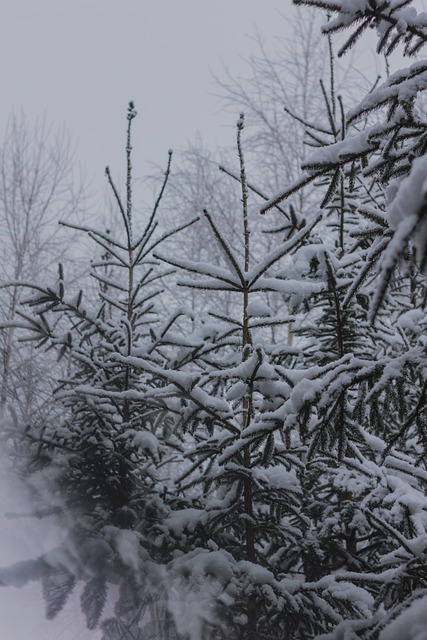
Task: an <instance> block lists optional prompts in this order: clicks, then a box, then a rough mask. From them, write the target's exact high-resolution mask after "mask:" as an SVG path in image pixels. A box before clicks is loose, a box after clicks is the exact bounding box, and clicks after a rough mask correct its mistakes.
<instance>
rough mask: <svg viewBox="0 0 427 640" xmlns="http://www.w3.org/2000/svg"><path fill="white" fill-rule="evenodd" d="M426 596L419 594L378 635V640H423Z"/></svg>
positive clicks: (424, 634) (426, 612) (425, 620)
mask: <svg viewBox="0 0 427 640" xmlns="http://www.w3.org/2000/svg"><path fill="white" fill-rule="evenodd" d="M426 629H427V596H426V595H425V593H423V592H421V593H420V595H419V596H418V598H416V599H415V600H414V601H413V602H412V603H411V604H410V605H409V606H408V607H406V608H405V609H404V610H403V612H402V613H400V615H399V616H398V617H397V618H396V619H395V620H392V622H391V623H390V624H388V625H387V627H386V628H385V629H383V630H382V631H381V633H380V636H379V640H425V639H426Z"/></svg>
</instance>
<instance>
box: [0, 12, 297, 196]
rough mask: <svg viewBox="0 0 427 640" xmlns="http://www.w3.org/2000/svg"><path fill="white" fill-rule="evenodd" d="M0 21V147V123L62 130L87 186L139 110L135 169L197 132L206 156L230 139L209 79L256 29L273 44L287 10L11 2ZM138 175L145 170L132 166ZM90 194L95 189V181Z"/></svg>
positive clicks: (115, 154)
mask: <svg viewBox="0 0 427 640" xmlns="http://www.w3.org/2000/svg"><path fill="white" fill-rule="evenodd" d="M7 4H8V8H7V11H3V15H2V21H1V23H0V69H1V87H2V92H1V93H2V104H1V111H0V139H1V134H2V132H3V130H4V128H5V123H6V120H7V117H8V115H9V113H10V112H11V111H12V110H13V109H15V110H18V111H19V110H20V109H23V110H24V112H25V113H26V114H27V115H28V116H29V118H30V119H31V118H33V117H36V116H40V115H43V114H46V116H47V120H48V121H54V122H55V123H59V124H61V123H64V122H65V123H66V125H67V126H68V127H69V129H70V131H71V133H72V134H73V135H74V136H75V140H76V142H77V143H78V157H79V158H80V159H81V161H82V163H83V164H84V165H85V167H86V174H87V176H88V177H90V178H91V177H92V176H94V175H97V176H103V173H104V168H105V166H106V165H107V164H108V165H110V166H111V168H112V169H115V168H117V166H118V165H119V164H120V160H121V158H122V155H121V154H122V149H123V139H124V135H123V131H124V127H125V112H126V107H127V103H128V101H129V100H134V101H135V104H136V108H137V110H138V112H139V118H138V120H137V121H136V122H135V127H134V131H135V137H134V147H135V152H136V153H137V154H139V156H138V160H139V161H154V162H156V163H161V162H163V161H165V160H166V159H167V150H168V149H169V148H173V149H179V148H183V147H185V145H186V141H187V140H193V139H194V137H195V134H196V132H197V131H199V132H200V133H201V134H202V137H203V139H204V140H206V142H207V143H208V144H209V146H210V147H214V146H215V144H216V143H219V144H225V143H226V142H227V141H228V140H229V139H230V137H229V136H232V135H233V134H232V133H231V131H230V130H229V129H228V127H227V124H234V120H235V118H234V117H233V116H232V115H231V114H224V113H221V112H220V108H221V102H220V100H218V99H217V98H215V97H214V96H212V95H211V94H212V92H214V91H215V84H214V82H213V80H212V72H215V73H221V70H222V64H223V63H224V64H226V65H227V66H228V67H229V68H230V70H232V71H235V72H236V73H238V72H239V69H241V68H242V62H241V57H242V56H247V55H248V54H249V52H250V50H251V42H250V39H249V37H248V35H250V34H253V33H254V31H255V28H257V29H258V30H259V31H260V33H262V34H263V35H265V37H266V40H267V42H268V41H272V40H273V39H274V36H276V35H283V32H284V29H285V26H286V22H285V20H283V19H281V18H279V14H278V9H280V12H281V13H282V14H285V15H287V14H289V15H290V14H292V13H293V11H294V9H293V7H292V4H291V0H281V1H280V0H263V2H260V1H259V0H231V1H230V0H204V2H200V0H181V1H180V2H177V1H176V0H160V1H159V2H148V0H125V1H123V2H118V1H117V0H115V1H114V0H72V1H70V0H38V1H35V0H13V2H12V1H10V2H8V3H7ZM142 167H143V169H142V170H145V169H144V165H142ZM97 184H98V183H97Z"/></svg>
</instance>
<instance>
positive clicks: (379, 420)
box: [264, 0, 427, 640]
mask: <svg viewBox="0 0 427 640" xmlns="http://www.w3.org/2000/svg"><path fill="white" fill-rule="evenodd" d="M297 4H308V5H310V6H313V5H314V6H318V7H321V8H324V9H325V10H328V11H329V12H336V14H338V15H337V17H336V19H334V20H331V21H329V22H328V23H327V25H325V27H324V31H325V32H326V33H328V34H329V33H332V32H334V31H335V30H340V29H345V28H346V27H351V26H355V25H356V26H357V28H356V30H355V31H354V32H353V34H352V36H351V37H350V39H349V40H348V41H347V42H346V44H345V45H344V47H343V48H342V50H341V53H343V52H345V51H346V50H347V49H348V48H349V46H351V45H352V44H354V42H355V40H356V39H357V37H358V36H359V35H360V34H361V33H362V32H363V30H364V29H365V28H366V27H367V26H376V27H377V29H378V31H379V34H380V40H379V50H380V51H382V52H386V53H387V52H389V51H390V50H391V49H393V48H394V47H395V46H397V45H398V44H399V43H400V42H404V44H405V51H404V53H405V54H406V55H413V54H414V53H415V52H416V51H418V50H419V49H420V48H421V47H422V45H423V44H424V42H425V40H426V33H427V31H426V29H427V18H426V16H425V14H421V15H417V14H416V11H415V10H414V9H412V8H410V7H409V6H408V5H409V4H410V3H409V2H381V3H377V2H375V1H369V2H362V3H352V2H345V3H344V2H321V1H319V2H317V1H314V2H311V1H310V0H308V1H307V2H297ZM425 86H426V85H425V63H423V62H418V63H416V64H414V65H412V66H411V67H410V68H409V69H407V70H402V71H399V72H397V73H394V74H392V75H391V76H390V77H389V78H388V80H387V81H386V82H385V83H384V84H383V85H381V86H379V87H377V88H376V89H374V90H373V91H372V92H371V93H370V94H369V95H368V96H367V97H366V99H364V100H362V102H361V103H360V105H359V106H358V107H356V108H354V109H352V110H351V111H350V112H349V113H348V114H347V117H346V119H345V128H346V129H347V128H348V127H349V126H350V125H352V124H355V123H357V121H358V120H361V119H364V118H366V117H367V116H369V114H370V113H371V112H372V111H373V110H375V109H381V108H382V107H385V108H386V109H387V113H386V117H385V119H384V121H381V120H379V121H378V120H376V121H374V122H369V120H368V124H367V126H366V127H365V128H364V129H362V130H361V131H360V132H354V133H353V134H352V135H349V136H348V135H346V136H344V135H343V136H342V137H341V139H339V140H337V141H334V142H333V143H332V144H330V145H328V146H327V147H326V148H319V149H318V150H316V151H315V153H314V154H313V155H312V156H311V157H310V158H309V159H308V160H307V161H306V162H305V163H304V165H303V168H304V169H305V171H306V173H305V174H304V175H303V176H302V178H301V179H300V180H299V181H298V182H297V183H295V184H293V185H291V186H290V187H288V188H287V189H286V190H285V191H283V192H282V193H281V194H279V196H277V197H276V198H273V199H272V200H271V202H270V203H267V205H266V206H265V207H264V211H266V210H267V209H268V208H269V206H271V205H273V204H277V203H278V202H281V201H282V200H283V199H284V198H285V197H287V196H288V195H289V194H291V193H293V192H294V191H295V190H296V189H298V188H300V187H301V186H302V185H304V184H306V183H308V182H312V181H315V180H318V179H319V178H323V177H324V176H328V177H329V179H330V180H331V182H330V185H331V186H330V191H331V193H333V192H334V190H336V187H337V177H338V179H339V178H340V176H346V175H347V176H348V178H349V181H351V179H352V176H355V177H356V178H357V179H358V180H359V181H365V180H366V179H371V178H372V177H375V178H376V180H377V182H378V183H379V184H380V185H382V186H383V188H387V199H386V203H385V204H386V210H387V211H386V215H384V211H383V206H382V205H381V202H380V203H378V201H376V202H372V203H371V205H370V206H366V203H363V202H360V201H359V202H358V203H357V207H356V210H355V213H356V214H357V215H359V216H360V218H362V216H363V217H364V218H368V219H370V220H371V222H372V225H371V229H368V230H367V231H366V233H363V234H362V235H361V236H360V237H364V238H365V239H366V240H368V239H369V237H370V236H371V237H374V236H376V240H374V242H372V244H371V245H370V247H368V250H367V252H366V253H365V256H364V264H363V265H361V266H360V267H359V273H358V274H357V276H356V277H355V278H354V280H353V282H348V281H347V282H345V279H344V281H341V287H342V294H341V296H340V297H341V301H340V302H339V304H338V305H337V307H336V309H337V311H338V310H341V311H345V310H347V311H348V310H349V308H350V307H349V305H350V304H351V303H352V301H354V300H357V296H360V294H361V293H362V294H363V291H364V284H366V283H367V282H368V281H369V278H370V277H372V275H374V274H375V269H374V267H375V265H376V263H377V262H378V260H379V259H380V256H381V254H383V257H382V258H381V260H380V273H381V280H380V285H379V287H376V290H375V292H374V300H373V305H372V310H371V318H377V320H378V325H379V326H378V329H379V331H380V333H382V334H383V338H384V344H385V345H387V343H388V348H386V349H385V350H384V352H383V353H382V354H381V351H380V352H379V353H377V354H376V358H375V360H374V361H372V360H370V359H369V358H366V356H365V355H364V354H357V353H353V352H348V353H345V354H344V355H343V356H342V357H341V358H340V359H338V360H336V359H335V360H334V362H332V363H330V364H329V365H328V364H326V365H324V366H323V367H322V368H321V369H317V370H313V369H311V370H307V371H306V372H305V379H303V380H301V382H300V383H298V384H297V385H296V386H295V387H294V389H293V391H292V394H291V397H292V395H294V397H296V398H298V402H294V403H293V405H292V404H291V403H284V405H283V406H282V408H281V411H280V415H283V414H284V415H286V422H287V423H288V424H292V423H293V421H294V420H296V421H299V422H300V424H301V423H302V424H303V425H305V427H306V429H307V431H308V435H309V440H311V445H310V448H311V450H313V449H316V448H317V450H318V452H320V453H322V452H327V456H326V457H325V461H326V464H325V472H326V473H329V474H330V470H331V468H332V465H331V457H332V458H333V457H334V456H333V455H332V456H331V455H330V453H331V451H332V454H333V447H334V442H335V438H336V439H337V440H338V441H339V440H341V441H344V446H342V447H341V455H340V456H338V458H337V461H336V463H335V464H336V465H337V470H336V473H335V478H336V479H335V483H336V487H337V488H341V490H342V492H343V497H344V494H345V493H346V492H348V493H351V494H353V495H355V496H356V497H358V499H359V509H358V516H357V518H355V517H354V515H353V517H352V523H351V525H352V527H353V528H355V529H359V532H358V535H359V536H361V538H359V541H358V544H357V547H358V549H357V551H358V556H359V557H361V559H362V560H363V562H362V563H361V564H360V566H359V567H358V571H357V572H355V573H350V572H343V571H339V572H337V573H335V580H336V581H338V582H340V581H341V580H345V581H349V582H353V584H355V585H356V584H357V585H358V586H359V587H360V586H362V585H363V587H364V588H365V590H366V592H367V593H370V594H371V595H372V596H373V597H374V601H373V606H372V613H371V614H369V609H368V610H367V618H366V620H360V621H358V622H355V621H350V620H347V621H345V622H343V623H340V624H338V625H337V627H336V629H335V631H334V632H332V633H331V634H329V635H325V636H322V638H323V637H324V638H326V637H328V638H344V637H346V638H347V637H355V638H356V637H360V638H378V637H379V638H381V640H382V639H386V638H387V639H391V638H393V639H394V638H402V637H405V638H411V639H412V638H415V637H417V636H416V630H415V629H414V630H413V631H412V632H411V630H410V629H407V630H406V631H405V633H406V635H405V636H402V635H399V634H402V625H401V624H400V622H399V615H400V614H401V613H402V610H404V609H406V608H408V614H409V611H414V612H415V611H417V612H418V615H419V611H420V608H419V607H418V608H417V603H416V602H414V601H416V600H418V599H420V598H424V597H425V596H426V595H427V581H426V575H425V568H424V567H425V558H426V539H427V529H426V526H427V519H426V517H425V513H426V510H427V501H426V498H425V481H426V478H427V476H426V470H425V454H426V449H425V435H424V434H423V428H422V424H423V423H424V421H425V419H426V414H427V410H426V400H425V391H426V383H425V366H426V352H425V347H426V345H425V336H424V335H423V334H424V326H425V312H424V311H423V309H422V304H423V298H424V295H423V292H422V290H420V287H419V282H420V277H419V276H417V267H416V265H418V268H419V267H421V269H420V270H421V272H422V271H425V268H424V262H425V258H424V256H425V246H426V245H425V232H424V227H425V220H424V212H425V207H424V197H425V196H424V187H423V184H424V181H425V176H426V171H425V167H426V164H425V157H426V156H425V150H426V147H425V130H426V121H425V117H424V115H423V112H422V111H421V110H418V109H417V104H416V99H417V95H418V93H419V92H420V91H422V90H423V89H424V88H425ZM353 179H354V178H353ZM334 182H335V184H334ZM379 204H380V206H378V205H379ZM397 267H399V269H397ZM328 271H329V272H330V277H331V276H332V275H333V274H332V272H331V269H330V268H329V269H328ZM335 280H336V279H335ZM336 281H337V280H336ZM345 289H347V291H345ZM365 290H366V289H365ZM397 296H399V297H397ZM393 298H394V301H393ZM337 300H339V297H337ZM402 302H403V305H404V306H403V307H402V308H401V309H399V305H401V304H402ZM411 307H412V308H411ZM387 315H389V316H390V323H389V326H388V331H387V330H386V331H383V329H384V326H385V325H384V323H383V322H382V320H383V318H384V317H385V316H387ZM381 316H382V317H381ZM337 318H338V315H337ZM386 329H387V327H386ZM371 353H372V352H371ZM356 390H359V391H358V393H357V396H354V393H355V391H356ZM344 394H345V395H346V396H347V398H349V399H350V400H351V406H352V407H353V410H352V412H351V413H350V414H349V416H348V418H350V421H351V422H350V425H351V427H352V431H353V434H354V436H353V439H350V440H347V441H346V438H347V433H348V432H347V433H346V431H347V430H346V429H345V419H344V418H345V417H344V416H342V419H341V418H340V417H339V415H338V416H337V411H338V412H339V411H340V406H342V404H341V399H342V397H343V395H344ZM352 394H353V399H352V397H351V396H352ZM337 417H338V420H337ZM334 424H335V425H336V426H337V427H338V428H336V429H335V438H334V439H332V440H331V435H332V434H333V433H334V429H333V426H334ZM314 464H316V462H314ZM351 470H352V471H351ZM318 497H319V499H320V500H321V501H322V503H323V506H324V503H325V502H326V500H325V499H326V498H327V496H326V494H325V492H323V493H322V489H321V488H320V491H319V492H318ZM325 515H328V514H327V513H325V511H323V513H321V516H320V517H321V518H325ZM355 515H357V514H355ZM334 520H335V521H336V519H335V516H333V518H332V522H334ZM325 525H327V520H325ZM326 529H327V526H326ZM326 529H325V531H326ZM363 530H364V531H365V533H363ZM359 543H361V544H359ZM347 588H349V587H348V586H347ZM395 619H396V620H395ZM402 619H405V620H408V615H407V614H406V613H403V614H402ZM395 630H396V633H397V635H395Z"/></svg>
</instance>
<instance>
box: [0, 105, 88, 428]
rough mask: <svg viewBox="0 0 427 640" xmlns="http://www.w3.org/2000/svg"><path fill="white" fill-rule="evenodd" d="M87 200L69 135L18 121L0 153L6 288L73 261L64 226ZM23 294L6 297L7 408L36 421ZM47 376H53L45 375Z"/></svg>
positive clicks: (36, 384)
mask: <svg viewBox="0 0 427 640" xmlns="http://www.w3.org/2000/svg"><path fill="white" fill-rule="evenodd" d="M82 198H83V187H82V180H81V177H79V179H78V180H77V179H76V175H75V171H74V149H73V145H72V140H71V137H70V134H69V132H68V131H67V130H66V129H65V128H64V127H62V128H58V129H55V128H54V127H53V126H51V125H48V124H47V122H46V120H45V119H42V120H40V121H38V122H37V123H36V124H35V125H34V126H32V125H31V124H30V123H29V122H28V120H27V118H26V117H25V115H23V114H20V115H16V114H13V115H12V116H11V117H10V119H9V122H8V125H7V127H6V131H5V135H4V139H3V142H2V144H1V146H0V238H1V244H2V256H3V260H2V261H1V263H0V283H1V284H4V283H6V282H18V281H21V282H22V281H25V280H31V281H34V280H35V279H36V278H38V277H40V276H43V277H45V276H46V275H47V274H48V272H49V271H51V270H52V269H53V268H56V264H57V262H58V261H59V260H61V261H63V260H64V259H66V258H67V256H68V257H69V258H70V259H71V258H72V256H71V255H69V251H68V247H69V240H68V241H67V242H66V241H65V240H64V238H63V236H62V229H61V227H60V226H59V225H58V220H59V219H61V218H63V219H67V220H68V219H70V217H73V216H76V215H77V214H78V211H79V208H80V204H81V202H82ZM20 295H21V294H20V293H19V288H18V287H17V286H13V287H8V288H5V289H2V291H1V311H0V314H1V321H2V323H3V324H4V325H5V327H4V331H2V332H1V337H0V340H1V342H0V345H1V359H2V362H1V376H2V378H1V396H0V402H1V406H2V407H4V406H5V404H6V403H7V402H8V401H9V400H10V401H12V402H13V404H14V406H15V409H16V410H18V412H19V413H20V414H21V415H22V417H24V418H25V419H29V417H30V414H31V413H32V412H33V411H34V410H35V409H36V406H37V405H40V403H38V402H37V395H38V393H39V392H40V391H41V386H40V380H41V378H43V382H45V381H46V375H45V374H43V376H41V375H40V371H39V370H38V366H41V363H40V358H38V364H37V367H36V364H35V354H34V352H33V350H32V348H31V347H28V346H26V347H25V349H20V348H19V345H18V344H17V343H16V340H15V336H14V329H13V327H12V326H9V325H10V324H11V323H12V322H13V321H14V320H15V319H16V313H17V306H18V302H19V296H20ZM45 373H47V372H45Z"/></svg>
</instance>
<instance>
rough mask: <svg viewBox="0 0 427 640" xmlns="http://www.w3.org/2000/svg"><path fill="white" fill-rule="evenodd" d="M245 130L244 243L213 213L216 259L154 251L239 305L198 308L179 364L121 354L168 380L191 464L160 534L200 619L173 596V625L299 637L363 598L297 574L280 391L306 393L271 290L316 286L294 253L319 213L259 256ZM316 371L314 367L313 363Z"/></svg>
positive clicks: (300, 462)
mask: <svg viewBox="0 0 427 640" xmlns="http://www.w3.org/2000/svg"><path fill="white" fill-rule="evenodd" d="M242 130H243V117H242V118H240V120H239V122H238V142H237V146H238V156H239V160H240V184H241V196H242V218H241V229H242V235H243V238H244V247H245V252H244V255H243V256H242V257H241V256H239V255H238V254H237V252H236V251H235V249H234V247H232V246H231V245H230V243H229V242H228V240H227V238H226V237H225V236H224V234H223V233H222V231H221V229H220V228H219V227H218V226H217V224H216V220H215V217H214V215H213V214H212V213H210V212H205V218H206V220H207V222H208V224H209V226H210V228H211V231H212V237H213V239H214V240H215V241H216V242H217V243H218V246H219V248H220V249H221V252H222V255H223V266H215V267H213V266H212V265H210V264H205V263H202V262H195V261H192V260H189V259H187V260H184V259H178V258H175V257H172V256H170V255H168V256H166V255H163V254H157V255H158V257H160V258H162V259H163V260H164V261H165V262H166V263H167V264H170V265H172V266H174V267H176V268H179V269H181V270H183V271H184V272H187V273H189V274H191V278H188V277H187V278H183V279H182V280H181V285H182V286H189V287H193V288H195V289H200V290H205V291H206V290H208V291H211V292H212V294H213V293H215V292H216V291H220V292H221V291H223V290H225V291H228V292H231V293H232V294H233V295H234V297H235V298H236V300H237V301H238V307H237V306H236V307H235V308H236V309H237V308H238V312H236V313H235V314H234V315H233V316H228V317H227V316H224V315H222V314H221V311H220V310H218V311H217V312H211V313H210V314H209V315H208V316H207V317H205V318H204V319H203V322H202V323H201V324H199V326H198V327H197V329H196V331H195V332H194V334H193V335H192V336H191V337H189V338H188V346H187V348H184V346H183V345H182V348H181V354H180V357H181V363H182V364H181V366H180V370H179V371H177V370H172V369H161V368H159V367H156V366H153V365H152V364H151V363H148V362H147V361H144V360H142V359H141V360H139V359H138V358H132V359H131V360H130V359H129V358H127V357H126V356H122V355H117V356H116V357H117V358H118V359H119V361H120V362H122V363H123V364H126V363H130V362H131V363H132V366H133V367H135V369H138V368H141V369H142V370H144V371H146V372H147V373H151V374H153V375H154V376H158V378H159V379H162V380H163V381H164V383H165V386H164V387H159V388H158V389H153V391H152V398H153V400H154V399H157V401H158V402H159V406H161V407H163V408H165V407H167V408H168V410H169V411H170V412H172V413H175V414H176V415H177V416H178V418H179V421H178V423H177V425H176V428H177V429H179V430H181V431H182V432H183V436H182V437H183V441H184V442H185V443H186V446H185V451H186V459H187V463H186V468H184V470H183V473H182V475H181V479H180V481H179V482H178V484H177V489H178V492H179V494H178V495H181V496H182V497H181V508H180V509H179V510H177V509H176V508H175V509H174V510H173V511H172V512H171V513H170V515H169V516H168V517H166V518H165V520H164V521H163V523H162V527H164V535H165V538H166V540H170V538H171V532H172V533H173V535H174V537H175V544H176V549H175V553H176V554H178V553H179V555H178V556H177V557H176V558H175V559H173V560H172V561H171V562H170V563H169V564H168V567H167V572H168V576H169V580H170V582H171V584H173V585H174V587H173V588H174V590H175V591H176V590H179V589H181V590H182V589H183V585H185V588H186V590H187V592H188V593H189V596H188V597H189V598H190V599H191V600H192V601H193V603H198V604H199V606H200V605H201V609H202V611H201V612H200V624H199V623H197V624H195V621H194V618H191V616H189V615H188V614H187V615H186V616H185V615H184V616H183V615H181V616H180V615H179V612H180V607H179V603H177V606H176V613H177V617H178V619H179V629H180V630H181V632H183V633H185V632H187V633H188V635H189V636H190V637H191V638H199V637H203V638H205V637H206V638H209V637H215V634H218V633H219V634H220V633H221V632H222V634H223V637H225V638H227V640H228V639H229V638H230V639H231V638H265V639H267V638H269V639H270V638H279V637H288V638H295V639H303V638H304V639H307V638H314V637H317V636H318V635H319V634H321V633H324V632H327V631H328V630H331V629H333V627H334V626H335V625H337V624H339V623H342V622H343V621H345V620H347V619H360V617H363V614H364V613H366V611H367V610H368V604H369V603H370V601H371V597H370V595H369V594H368V593H367V592H365V591H364V590H362V589H360V590H357V589H356V588H353V589H351V590H349V591H348V597H347V592H346V591H344V593H340V595H339V597H335V595H336V594H337V593H338V592H341V590H342V589H341V586H340V585H339V584H337V583H336V581H335V578H334V577H333V576H330V577H326V578H322V579H321V580H319V581H311V580H307V579H306V575H305V571H304V562H305V559H306V557H307V553H306V551H307V544H309V542H310V540H311V539H312V535H311V530H312V525H311V521H310V517H308V516H307V515H306V514H305V513H304V509H303V503H304V496H303V491H302V487H303V484H304V476H305V473H306V469H305V457H306V452H307V448H306V446H304V443H303V441H302V439H301V437H300V430H299V423H298V416H296V417H295V419H294V421H293V422H292V424H289V425H288V424H287V423H286V422H287V419H286V418H287V415H286V412H285V413H283V412H282V407H283V406H284V404H285V405H286V403H288V406H289V405H291V406H293V404H294V403H295V404H296V403H298V402H301V401H304V392H302V395H301V396H300V400H298V397H297V395H296V394H293V387H298V384H299V383H300V382H301V380H302V378H303V377H304V375H305V368H304V369H302V370H296V371H295V372H293V370H292V367H291V365H290V360H292V359H294V356H295V353H296V350H295V348H294V347H292V348H289V346H288V344H287V330H286V325H287V323H289V322H291V321H292V320H293V319H294V318H293V316H288V317H284V316H283V314H281V315H280V316H279V317H275V316H274V315H273V314H271V310H270V309H269V307H268V305H267V304H266V296H267V294H268V293H269V292H272V291H275V292H280V293H281V294H283V295H284V296H286V297H287V298H289V303H291V301H293V303H294V304H296V302H297V300H301V299H303V298H305V297H306V296H309V295H310V294H311V293H312V292H313V291H316V290H319V289H321V288H322V287H323V286H324V284H323V283H322V282H316V281H312V282H310V281H306V275H305V274H302V275H301V274H300V276H298V275H297V269H295V268H293V266H292V263H293V257H294V254H295V252H296V251H297V250H298V249H300V251H304V247H303V245H304V244H305V243H306V242H307V240H308V238H309V237H310V234H311V233H312V230H313V228H314V227H315V225H316V223H317V219H314V220H312V221H311V222H310V223H309V224H307V225H305V226H304V227H303V228H302V229H300V230H297V229H294V231H293V232H292V233H291V234H290V237H289V238H288V240H287V241H286V242H283V243H282V244H280V245H279V247H278V248H277V249H275V250H273V251H272V252H270V253H268V254H267V255H265V256H264V257H263V258H262V259H261V260H253V256H252V251H251V246H252V243H254V242H255V238H254V236H253V234H252V233H251V225H250V217H251V215H252V213H254V211H253V210H252V211H251V209H250V207H249V204H248V203H249V199H248V188H247V180H246V171H245V165H244V160H243V153H242V147H241V133H242ZM274 268H275V271H276V273H275V274H274V275H273V271H274ZM272 324H276V325H277V326H278V327H279V328H280V327H281V331H282V334H283V339H282V341H279V346H278V344H272V343H271V332H270V330H269V329H270V327H271V325H272ZM278 330H280V329H278ZM289 356H291V358H289ZM185 363H187V364H185ZM182 365H185V366H182ZM287 365H288V366H287ZM320 370H321V368H320V367H318V366H317V367H313V368H312V370H311V372H309V376H310V375H311V376H312V378H314V373H315V372H319V371H320ZM299 389H301V386H300V387H299ZM293 413H295V412H293ZM177 504H178V503H177ZM307 573H308V572H307ZM181 613H182V609H181Z"/></svg>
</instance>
